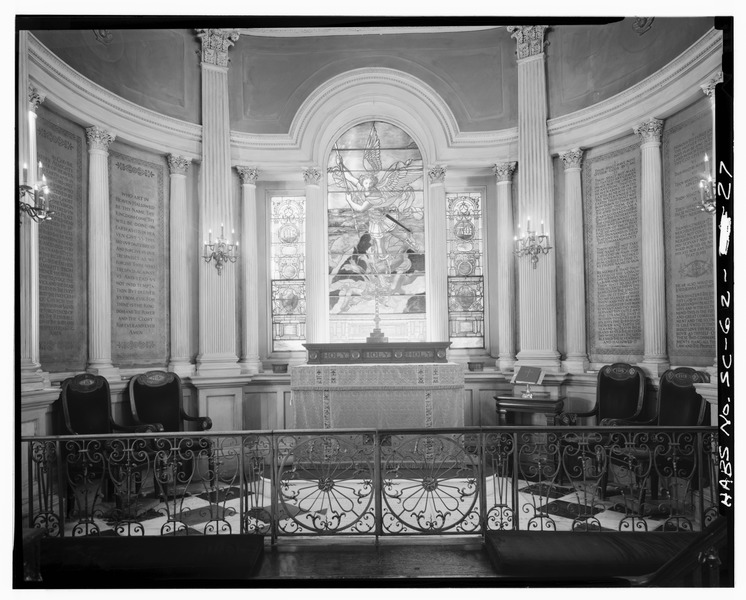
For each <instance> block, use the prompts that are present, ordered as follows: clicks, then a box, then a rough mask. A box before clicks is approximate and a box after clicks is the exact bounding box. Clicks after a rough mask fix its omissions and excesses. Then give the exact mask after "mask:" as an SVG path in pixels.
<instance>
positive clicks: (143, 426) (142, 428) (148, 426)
mask: <svg viewBox="0 0 746 600" xmlns="http://www.w3.org/2000/svg"><path fill="white" fill-rule="evenodd" d="M135 427H136V429H137V433H159V432H161V431H163V425H161V424H160V423H140V424H138V425H135Z"/></svg>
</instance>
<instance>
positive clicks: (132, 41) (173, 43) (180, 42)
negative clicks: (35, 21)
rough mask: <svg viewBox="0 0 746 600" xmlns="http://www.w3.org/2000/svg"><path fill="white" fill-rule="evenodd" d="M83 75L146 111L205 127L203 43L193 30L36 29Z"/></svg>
mask: <svg viewBox="0 0 746 600" xmlns="http://www.w3.org/2000/svg"><path fill="white" fill-rule="evenodd" d="M32 33H33V34H34V36H36V37H37V38H38V39H39V41H40V42H41V43H42V44H44V45H45V46H46V47H47V48H49V50H51V51H52V52H53V53H54V54H56V55H57V56H58V57H59V58H60V59H61V60H62V61H64V62H65V63H67V64H68V65H70V66H71V67H72V68H73V69H75V70H76V71H77V72H78V73H80V74H81V75H83V76H85V77H87V78H88V79H90V80H92V81H94V82H95V83H97V84H99V85H101V86H102V87H104V88H106V89H107V90H109V91H111V92H113V93H115V94H117V95H118V96H121V97H122V98H124V99H126V100H129V101H131V102H134V103H135V104H138V105H140V106H143V107H145V108H148V109H150V110H154V111H156V112H159V113H161V114H164V115H167V116H169V117H173V118H176V119H181V120H183V121H186V122H188V123H200V122H201V119H202V115H201V110H202V108H201V103H200V96H201V76H200V58H199V50H200V44H199V40H198V38H197V37H196V36H195V35H194V33H193V32H191V31H190V30H187V29H131V30H128V29H97V30H94V29H81V30H59V31H57V30H50V29H44V30H34V31H33V32H32Z"/></svg>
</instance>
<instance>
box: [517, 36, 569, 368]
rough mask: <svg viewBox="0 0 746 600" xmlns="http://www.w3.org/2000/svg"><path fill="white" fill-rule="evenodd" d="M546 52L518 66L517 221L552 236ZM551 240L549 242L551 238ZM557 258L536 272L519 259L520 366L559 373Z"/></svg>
mask: <svg viewBox="0 0 746 600" xmlns="http://www.w3.org/2000/svg"><path fill="white" fill-rule="evenodd" d="M546 98H547V95H546V76H545V69H544V53H543V51H542V52H541V53H539V54H535V55H533V56H530V57H529V58H526V59H524V60H519V62H518V163H519V164H520V165H521V168H520V170H519V172H518V191H519V195H520V196H519V219H518V222H519V224H520V226H521V227H526V226H527V225H528V220H529V218H530V219H531V229H532V230H535V231H539V228H540V226H541V225H540V224H541V222H542V221H543V222H544V228H545V231H548V232H549V233H550V235H554V233H555V231H554V183H553V173H552V161H551V157H550V155H549V138H548V135H547V128H546V122H547V105H546ZM550 239H551V238H550ZM556 277H557V275H556V268H555V253H554V250H551V251H550V252H549V253H548V254H545V255H541V257H540V258H539V262H538V264H537V267H536V268H533V266H532V264H531V262H530V261H529V260H528V258H526V257H522V258H520V259H519V266H518V281H519V289H520V343H521V350H520V352H519V353H518V357H517V358H518V360H519V363H520V364H530V365H536V366H541V367H543V368H545V369H548V370H559V366H560V362H559V353H558V352H557V302H556V285H557V284H556Z"/></svg>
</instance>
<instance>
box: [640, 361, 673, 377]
mask: <svg viewBox="0 0 746 600" xmlns="http://www.w3.org/2000/svg"><path fill="white" fill-rule="evenodd" d="M637 366H638V367H640V368H641V369H642V370H643V371H645V373H646V374H647V375H648V376H649V377H660V376H661V375H663V373H665V372H666V370H667V369H668V368H669V367H670V366H671V363H669V362H668V359H665V358H643V359H642V362H639V363H637Z"/></svg>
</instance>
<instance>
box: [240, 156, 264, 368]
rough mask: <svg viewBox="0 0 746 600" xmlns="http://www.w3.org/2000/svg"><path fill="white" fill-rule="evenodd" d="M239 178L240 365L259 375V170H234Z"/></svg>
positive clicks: (243, 168) (260, 363)
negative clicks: (241, 250)
mask: <svg viewBox="0 0 746 600" xmlns="http://www.w3.org/2000/svg"><path fill="white" fill-rule="evenodd" d="M236 170H237V171H238V175H239V176H240V177H241V196H242V198H241V205H242V208H241V215H242V216H241V234H242V238H243V240H244V244H243V253H244V255H243V258H242V260H241V274H242V278H241V291H242V293H241V299H242V300H241V317H242V319H241V321H242V327H241V359H240V360H239V364H240V365H241V372H242V373H261V372H262V362H261V360H259V313H258V311H257V306H259V294H258V291H257V286H256V281H257V279H258V277H259V262H258V256H259V248H258V247H257V243H256V241H257V228H258V224H257V218H256V180H257V178H258V177H259V170H258V169H256V168H253V167H236Z"/></svg>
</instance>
